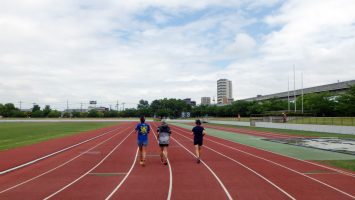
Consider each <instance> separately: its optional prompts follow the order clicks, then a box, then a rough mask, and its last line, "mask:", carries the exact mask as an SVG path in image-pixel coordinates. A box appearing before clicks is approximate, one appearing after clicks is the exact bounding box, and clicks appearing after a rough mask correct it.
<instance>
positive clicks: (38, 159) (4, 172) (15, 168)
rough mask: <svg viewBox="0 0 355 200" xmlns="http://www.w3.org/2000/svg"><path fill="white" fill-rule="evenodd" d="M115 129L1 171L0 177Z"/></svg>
mask: <svg viewBox="0 0 355 200" xmlns="http://www.w3.org/2000/svg"><path fill="white" fill-rule="evenodd" d="M117 129H118V128H116V129H114V130H110V131H108V132H105V133H103V134H101V135H98V136H95V137H93V138H90V139H88V140H84V141H82V142H80V143H77V144H74V145H72V146H69V147H66V148H64V149H61V150H59V151H56V152H54V153H51V154H48V155H45V156H42V157H40V158H37V159H35V160H32V161H30V162H27V163H24V164H21V165H18V166H16V167H12V168H10V169H7V170H4V171H1V172H0V175H3V174H6V173H9V172H12V171H15V170H17V169H20V168H23V167H26V166H28V165H31V164H33V163H36V162H39V161H41V160H44V159H46V158H49V157H51V156H54V155H57V154H59V153H62V152H64V151H67V150H69V149H72V148H74V147H77V146H79V145H82V144H84V143H87V142H90V141H92V140H95V139H97V138H99V137H102V136H104V135H106V134H109V133H111V132H113V131H116V130H117Z"/></svg>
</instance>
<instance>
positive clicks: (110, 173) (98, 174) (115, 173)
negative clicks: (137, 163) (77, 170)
mask: <svg viewBox="0 0 355 200" xmlns="http://www.w3.org/2000/svg"><path fill="white" fill-rule="evenodd" d="M126 174H127V173H125V172H122V173H119V172H100V173H99V172H96V173H89V175H96V176H117V175H126Z"/></svg>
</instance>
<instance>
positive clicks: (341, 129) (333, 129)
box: [255, 122, 355, 135]
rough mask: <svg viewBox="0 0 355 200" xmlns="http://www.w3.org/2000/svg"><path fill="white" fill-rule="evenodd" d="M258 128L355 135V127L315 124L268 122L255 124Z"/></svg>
mask: <svg viewBox="0 0 355 200" xmlns="http://www.w3.org/2000/svg"><path fill="white" fill-rule="evenodd" d="M255 126H256V127H263V128H278V129H290V130H300V131H314V132H322V133H340V134H352V135H355V127H354V126H330V125H313V124H283V123H268V122H255Z"/></svg>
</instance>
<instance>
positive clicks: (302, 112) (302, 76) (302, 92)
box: [301, 72, 303, 114]
mask: <svg viewBox="0 0 355 200" xmlns="http://www.w3.org/2000/svg"><path fill="white" fill-rule="evenodd" d="M301 86H302V114H303V72H302V73H301Z"/></svg>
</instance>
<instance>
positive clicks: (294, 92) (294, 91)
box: [293, 65, 297, 113]
mask: <svg viewBox="0 0 355 200" xmlns="http://www.w3.org/2000/svg"><path fill="white" fill-rule="evenodd" d="M293 98H294V100H295V113H296V112H297V100H296V70H295V65H293Z"/></svg>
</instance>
